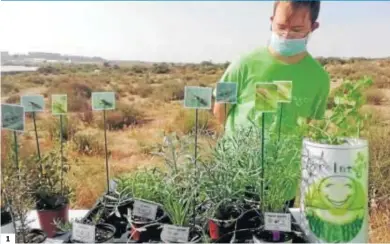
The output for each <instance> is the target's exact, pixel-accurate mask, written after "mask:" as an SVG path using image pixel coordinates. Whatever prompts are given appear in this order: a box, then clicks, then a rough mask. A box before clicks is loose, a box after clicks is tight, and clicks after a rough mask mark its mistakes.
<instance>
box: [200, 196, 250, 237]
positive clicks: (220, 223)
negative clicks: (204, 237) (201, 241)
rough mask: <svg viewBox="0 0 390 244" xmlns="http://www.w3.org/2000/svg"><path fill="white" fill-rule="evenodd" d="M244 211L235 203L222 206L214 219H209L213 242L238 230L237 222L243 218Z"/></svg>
mask: <svg viewBox="0 0 390 244" xmlns="http://www.w3.org/2000/svg"><path fill="white" fill-rule="evenodd" d="M242 214H243V210H242V208H240V207H239V206H237V204H235V203H228V204H225V205H221V206H220V207H219V208H218V209H217V211H215V213H214V218H209V221H208V227H209V234H210V238H211V239H212V240H217V239H219V238H220V237H221V236H222V235H224V234H227V233H229V232H233V231H234V230H236V228H237V225H236V224H237V220H238V219H239V218H241V217H242Z"/></svg>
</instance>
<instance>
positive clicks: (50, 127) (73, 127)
mask: <svg viewBox="0 0 390 244" xmlns="http://www.w3.org/2000/svg"><path fill="white" fill-rule="evenodd" d="M42 127H43V130H46V131H48V132H49V138H50V140H52V141H55V140H59V138H60V119H59V117H50V118H48V119H45V120H44V121H42ZM78 130H79V120H78V119H77V118H74V117H71V118H69V117H68V116H64V117H63V120H62V139H63V140H64V141H68V140H71V139H72V137H73V136H74V135H75V134H76V132H77V131H78Z"/></svg>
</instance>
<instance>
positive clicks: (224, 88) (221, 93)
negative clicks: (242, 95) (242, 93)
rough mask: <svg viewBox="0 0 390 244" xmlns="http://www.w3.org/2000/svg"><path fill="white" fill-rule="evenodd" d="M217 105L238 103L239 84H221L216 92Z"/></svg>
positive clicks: (218, 84)
mask: <svg viewBox="0 0 390 244" xmlns="http://www.w3.org/2000/svg"><path fill="white" fill-rule="evenodd" d="M216 93H217V94H216V99H215V100H216V102H217V103H231V104H236V103H237V83H236V82H219V83H217V91H216Z"/></svg>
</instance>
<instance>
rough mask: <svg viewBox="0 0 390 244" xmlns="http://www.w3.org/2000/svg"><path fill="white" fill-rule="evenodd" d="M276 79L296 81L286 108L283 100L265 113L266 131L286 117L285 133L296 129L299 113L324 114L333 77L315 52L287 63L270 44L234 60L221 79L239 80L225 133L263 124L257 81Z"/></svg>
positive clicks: (307, 115)
mask: <svg viewBox="0 0 390 244" xmlns="http://www.w3.org/2000/svg"><path fill="white" fill-rule="evenodd" d="M274 81H292V101H291V102H290V103H284V104H283V108H282V106H281V104H280V103H279V104H278V109H277V111H276V112H275V113H266V114H265V128H264V129H265V132H267V128H271V126H272V125H276V126H277V127H276V128H277V129H278V128H279V125H280V124H279V121H282V122H281V125H282V126H281V127H280V128H281V133H282V134H284V133H294V131H296V129H297V127H296V126H297V120H298V118H299V117H302V118H311V119H321V118H323V116H324V114H325V110H326V107H327V98H328V94H329V90H330V80H329V75H328V73H327V72H326V71H325V70H324V69H323V68H322V67H321V65H320V64H319V63H318V62H317V61H316V60H315V59H314V58H313V57H312V56H311V55H306V57H305V58H304V59H302V60H301V61H300V62H299V63H296V64H286V63H283V62H281V61H279V60H277V59H276V58H275V57H273V56H272V55H271V54H270V53H269V51H268V49H267V48H261V49H257V50H255V51H253V52H251V53H249V54H248V55H245V56H243V57H242V58H241V59H239V60H238V61H237V62H233V63H232V64H231V65H230V66H229V67H228V69H227V70H226V71H225V73H224V75H223V76H222V78H221V80H220V82H237V89H238V96H237V103H236V104H233V105H231V106H230V109H229V112H228V118H227V120H226V124H225V136H229V135H232V133H234V132H235V129H238V128H239V127H246V126H253V125H255V126H258V128H261V125H262V119H261V116H262V112H261V111H256V109H255V97H256V94H255V91H256V89H255V87H256V86H255V84H256V83H259V82H274ZM214 96H215V91H214ZM281 112H282V117H281V118H282V120H280V114H281ZM251 121H252V122H251ZM274 122H276V123H274ZM273 128H275V127H273ZM296 163H299V162H296ZM297 169H299V167H297ZM297 185H298V182H296V183H295V184H294V185H292V186H291V188H290V189H289V190H288V192H289V193H288V195H287V196H286V200H289V199H292V198H294V197H295V195H296V189H297Z"/></svg>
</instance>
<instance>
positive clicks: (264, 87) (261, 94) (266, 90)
mask: <svg viewBox="0 0 390 244" xmlns="http://www.w3.org/2000/svg"><path fill="white" fill-rule="evenodd" d="M278 99H279V96H278V87H277V85H276V84H273V83H269V82H267V83H257V84H256V101H255V108H256V110H258V111H261V112H276V110H277V107H278Z"/></svg>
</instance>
